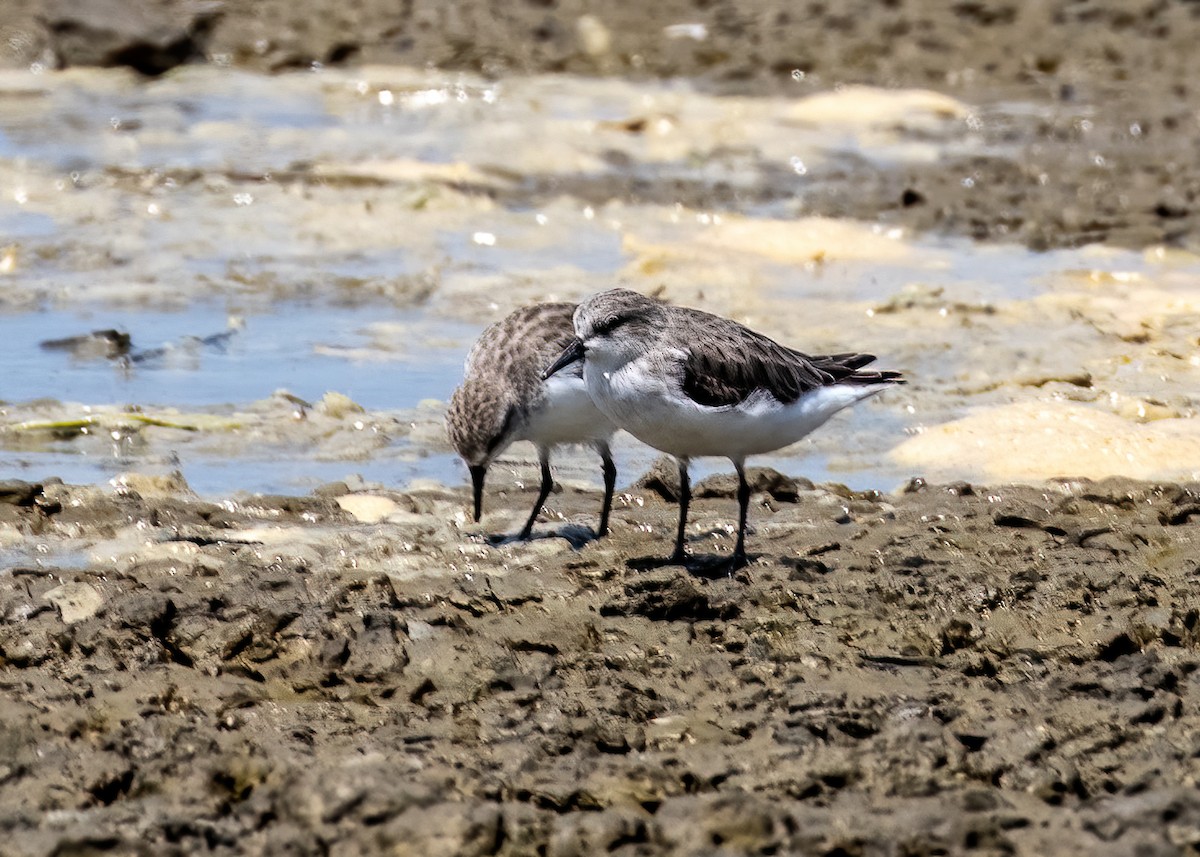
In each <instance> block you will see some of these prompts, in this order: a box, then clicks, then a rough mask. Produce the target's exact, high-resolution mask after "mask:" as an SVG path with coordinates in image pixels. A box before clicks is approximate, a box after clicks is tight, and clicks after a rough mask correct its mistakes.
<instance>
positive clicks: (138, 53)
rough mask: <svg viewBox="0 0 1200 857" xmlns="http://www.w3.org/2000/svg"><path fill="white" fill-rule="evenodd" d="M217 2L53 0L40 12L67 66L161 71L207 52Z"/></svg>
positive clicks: (56, 55)
mask: <svg viewBox="0 0 1200 857" xmlns="http://www.w3.org/2000/svg"><path fill="white" fill-rule="evenodd" d="M219 14H220V7H219V4H216V3H185V2H165V3H155V2H152V0H49V2H48V3H47V4H46V7H45V9H44V10H43V11H42V14H41V21H42V24H43V25H44V26H45V27H46V29H47V31H48V33H49V37H50V46H51V49H52V50H53V52H54V55H55V57H56V58H57V59H58V62H59V63H60V64H61V65H63V66H88V65H96V66H128V67H129V68H132V69H135V70H136V71H139V72H141V73H142V74H147V75H155V74H162V73H163V72H165V71H168V70H170V69H172V68H174V67H175V66H177V65H180V64H182V63H185V62H188V61H190V60H194V59H201V58H203V56H204V53H205V50H204V45H205V42H206V41H207V39H208V35H209V32H210V31H211V29H212V27H213V24H214V23H215V22H216V19H217V17H218V15H219Z"/></svg>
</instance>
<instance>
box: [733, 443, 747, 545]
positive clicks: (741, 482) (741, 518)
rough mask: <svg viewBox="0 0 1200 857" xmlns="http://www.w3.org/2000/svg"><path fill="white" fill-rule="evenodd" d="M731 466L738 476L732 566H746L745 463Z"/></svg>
mask: <svg viewBox="0 0 1200 857" xmlns="http://www.w3.org/2000/svg"><path fill="white" fill-rule="evenodd" d="M733 466H734V467H736V468H737V475H738V494H737V498H738V534H737V547H735V548H734V549H733V564H734V565H736V566H743V565H745V564H746V511H747V509H749V507H750V485H749V483H747V482H746V466H745V462H742V461H735V462H733Z"/></svg>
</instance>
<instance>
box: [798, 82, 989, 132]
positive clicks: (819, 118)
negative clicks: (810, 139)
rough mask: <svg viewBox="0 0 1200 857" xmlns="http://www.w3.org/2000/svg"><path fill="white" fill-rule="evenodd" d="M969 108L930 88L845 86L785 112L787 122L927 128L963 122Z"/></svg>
mask: <svg viewBox="0 0 1200 857" xmlns="http://www.w3.org/2000/svg"><path fill="white" fill-rule="evenodd" d="M970 112H971V110H970V108H969V107H968V106H967V105H966V104H963V103H962V102H961V101H958V100H957V99H954V98H951V97H950V96H948V95H943V94H941V93H939V92H933V91H932V90H929V89H880V88H878V87H874V86H846V87H843V88H841V89H837V90H833V91H831V92H821V93H818V94H816V95H810V96H808V97H807V98H801V99H800V100H799V101H796V102H795V103H793V104H792V105H791V106H790V107H788V108H787V109H786V111H785V112H784V116H785V118H786V119H788V120H790V121H792V122H802V123H805V124H812V125H842V126H845V125H855V126H867V127H870V126H878V125H903V126H904V127H907V128H913V127H926V126H928V125H931V124H942V123H945V122H947V121H950V120H956V119H964V118H966V116H967V115H968V114H969V113H970Z"/></svg>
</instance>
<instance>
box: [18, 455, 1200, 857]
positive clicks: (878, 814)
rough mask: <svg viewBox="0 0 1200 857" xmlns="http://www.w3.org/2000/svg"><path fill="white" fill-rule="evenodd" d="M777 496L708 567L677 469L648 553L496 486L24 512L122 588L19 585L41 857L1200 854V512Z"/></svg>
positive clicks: (703, 509)
mask: <svg viewBox="0 0 1200 857" xmlns="http://www.w3.org/2000/svg"><path fill="white" fill-rule="evenodd" d="M755 480H756V485H757V486H758V490H757V491H756V493H755V497H754V504H753V510H752V522H753V524H754V526H755V530H756V531H755V532H754V533H753V534H752V535H751V537H750V543H749V546H750V550H751V553H752V554H756V555H757V559H756V561H755V562H754V563H753V564H752V565H751V566H750V567H749V568H748V569H746V570H745V571H743V572H739V573H738V574H737V575H735V576H733V577H730V576H728V574H726V573H725V572H724V569H723V567H722V566H721V565H720V557H721V555H722V554H723V553H728V551H729V550H730V548H731V545H730V539H729V533H728V527H729V524H730V515H731V513H732V512H733V509H734V500H733V499H732V490H731V489H732V487H733V485H732V480H730V479H725V478H722V477H713V478H712V479H710V480H707V481H706V482H705V483H702V484H701V485H700V486H699V488H698V490H697V495H698V499H697V500H696V501H695V507H694V512H693V522H694V523H693V525H692V527H691V528H690V529H689V534H690V536H689V537H690V549H691V551H692V553H693V563H692V565H691V566H690V567H689V568H681V567H674V566H666V565H663V564H661V563H660V562H658V557H660V556H662V555H663V554H664V553H665V552H666V551H667V549H668V548H669V545H668V542H669V541H670V539H669V534H670V532H671V529H672V526H673V522H674V515H675V507H674V505H673V504H671V503H670V502H668V501H666V500H664V499H663V497H662V496H661V494H663V493H669V486H665V485H663V484H662V483H661V482H660V481H658V480H655V479H649V480H644V481H643V482H642V483H639V484H635V485H634V486H633V487H631V488H629V489H628V490H627V491H626V492H625V493H624V494H623V495H622V496H621V498H620V500H621V502H620V504H619V506H618V509H617V511H616V513H615V523H614V530H615V532H614V535H613V536H612V537H611V538H608V539H605V540H601V541H589V540H588V539H587V538H586V536H587V533H588V530H587V527H588V525H589V524H590V523H591V522H592V516H594V515H595V508H594V505H595V500H596V497H595V496H594V494H593V492H582V491H575V490H571V489H568V490H565V491H563V492H560V493H558V494H555V495H553V496H552V498H551V501H550V503H549V507H548V509H549V511H548V518H549V520H550V521H551V523H542V524H540V525H539V527H538V534H539V535H540V536H542V537H541V538H535V539H534V540H533V541H532V542H530V543H527V544H510V545H506V546H503V547H500V548H491V547H488V546H487V545H486V544H484V543H483V542H482V541H481V540H480V539H479V538H478V537H477V536H475V537H472V536H471V535H468V534H467V533H466V532H465V531H463V530H461V529H460V527H459V526H458V525H456V524H447V523H441V522H444V521H447V520H454V519H455V517H456V516H458V517H459V518H460V519H461V510H462V508H463V507H464V505H465V503H466V501H467V498H466V495H465V492H463V491H461V490H459V491H450V490H444V489H439V490H435V489H429V490H424V491H412V492H409V493H405V494H387V495H377V496H367V495H350V496H354V497H357V498H358V500H357V501H350V500H346V499H345V495H343V494H342V492H343V491H344V490H345V489H344V486H339V485H336V484H335V485H331V486H329V487H328V489H327V490H322V491H321V492H318V493H317V494H315V495H314V496H311V497H308V498H278V497H275V498H272V497H264V498H262V499H261V500H259V501H256V502H255V503H247V504H245V505H235V504H223V505H215V504H212V503H207V502H203V501H198V500H189V499H186V498H181V497H179V496H175V497H170V496H147V497H142V496H139V495H138V494H137V493H136V492H132V491H126V492H124V493H119V494H112V493H104V492H102V491H99V490H98V489H95V488H76V487H68V486H63V485H60V484H53V483H51V484H47V485H44V486H42V487H40V488H39V487H38V486H26V485H20V484H9V485H7V486H5V491H4V492H3V494H4V499H5V500H6V501H7V502H6V503H5V504H4V505H2V506H0V514H2V515H3V519H4V525H5V531H6V533H7V534H8V536H9V537H8V539H7V541H8V543H9V544H10V549H12V547H13V546H19V545H20V544H22V543H24V542H28V543H30V544H55V543H57V542H63V541H69V543H70V544H72V545H73V546H74V547H75V548H76V549H77V550H81V551H84V552H85V553H86V555H87V556H88V557H89V560H88V564H87V566H86V567H84V568H69V567H65V568H55V567H53V563H52V561H50V560H47V561H44V562H42V563H37V562H32V561H31V562H29V563H25V564H20V563H18V564H17V565H16V567H15V568H14V570H13V571H12V572H11V576H9V577H8V578H7V580H6V586H5V587H4V590H3V596H2V597H3V601H2V602H0V611H2V612H3V615H4V617H5V622H4V624H3V626H0V681H2V682H3V688H4V693H3V695H2V699H3V702H0V746H2V747H3V748H4V750H5V764H4V767H3V769H0V806H2V807H3V811H2V814H0V828H2V829H3V830H4V832H5V841H6V853H12V854H20V855H41V854H51V853H113V854H171V853H179V854H184V853H217V854H234V853H284V852H286V853H291V854H357V853H391V854H426V855H428V854H528V853H545V854H556V855H557V854H594V853H600V852H605V851H610V852H612V853H617V854H627V855H633V854H650V853H680V854H682V853H711V854H726V853H727V854H735V853H816V854H894V853H905V854H938V853H958V852H961V851H973V852H976V853H988V854H1003V853H1030V854H1032V853H1061V852H1063V851H1077V850H1078V851H1080V852H1086V853H1091V854H1114V855H1116V854H1131V853H1141V854H1175V853H1180V851H1184V850H1187V849H1188V848H1194V847H1195V846H1196V844H1197V843H1198V842H1200V797H1198V793H1197V791H1196V783H1195V770H1196V769H1195V764H1196V757H1197V754H1198V753H1200V744H1198V743H1197V739H1196V735H1197V734H1200V721H1198V714H1197V712H1198V711H1200V704H1198V703H1200V673H1198V672H1197V668H1198V667H1200V655H1198V653H1197V646H1198V644H1200V620H1198V613H1197V607H1196V602H1195V591H1196V585H1197V578H1198V577H1200V566H1198V565H1197V559H1196V557H1197V556H1198V555H1200V552H1198V551H1197V548H1198V547H1200V545H1198V544H1197V543H1198V541H1200V532H1198V530H1197V527H1198V525H1200V489H1198V488H1197V486H1191V487H1185V486H1175V485H1162V486H1151V485H1147V484H1143V483H1136V482H1129V481H1122V480H1109V481H1104V482H1096V483H1092V482H1085V481H1075V482H1062V483H1059V484H1056V485H1052V486H1051V487H1049V488H1046V489H1035V488H1030V487H1001V488H988V489H985V488H981V487H972V486H968V485H965V484H958V485H951V486H925V485H922V484H919V483H914V484H913V485H911V486H910V487H909V490H908V491H907V492H906V493H900V494H897V495H880V494H876V493H863V494H853V493H850V492H847V491H844V490H842V489H838V488H837V487H836V486H818V487H813V486H811V485H809V484H808V483H805V482H804V481H797V482H793V481H792V480H790V479H787V478H786V477H780V476H778V475H777V474H773V472H766V471H760V472H759V473H758V474H756V476H755ZM655 489H658V490H655ZM339 496H340V497H341V499H340V500H339V499H338V498H339ZM529 499H530V498H529V496H527V495H523V494H520V493H515V494H513V495H512V496H509V497H506V498H503V499H502V500H500V501H499V502H498V504H497V505H499V506H505V507H506V506H510V505H511V506H512V507H513V508H514V509H515V510H517V511H516V512H514V514H518V515H519V508H518V507H524V506H525V505H526V504H527V502H528V501H529ZM343 507H345V508H350V509H354V510H356V514H357V515H358V518H359V519H370V518H372V517H378V516H380V515H382V516H383V517H382V518H381V519H380V520H378V521H377V522H375V523H362V522H360V521H359V520H356V518H354V517H352V516H351V515H350V514H348V513H347V512H345V511H343ZM17 534H19V538H18V536H17ZM572 540H574V541H577V542H582V547H581V548H580V549H579V550H576V549H573V548H572V547H571V541H572ZM864 814H869V816H870V821H869V823H864V822H863V817H864ZM64 848H65V849H66V850H63V849H64ZM7 849H13V850H7Z"/></svg>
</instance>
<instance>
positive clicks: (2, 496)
mask: <svg viewBox="0 0 1200 857" xmlns="http://www.w3.org/2000/svg"><path fill="white" fill-rule="evenodd" d="M41 493H42V486H41V484H40V483H38V482H22V481H21V480H20V479H5V480H3V481H0V503H4V504H8V505H10V506H32V505H33V501H34V499H35V498H36V497H38V496H40V495H41Z"/></svg>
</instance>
